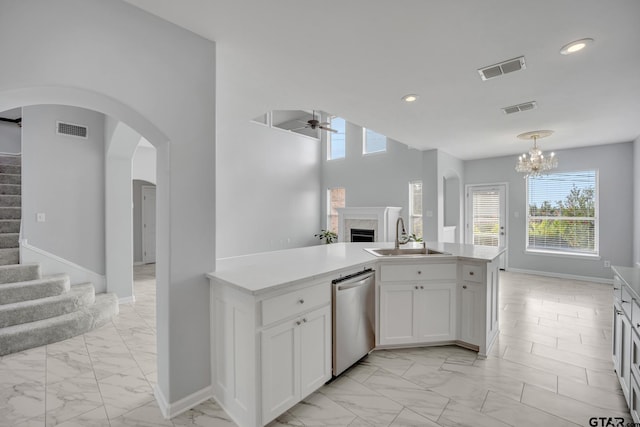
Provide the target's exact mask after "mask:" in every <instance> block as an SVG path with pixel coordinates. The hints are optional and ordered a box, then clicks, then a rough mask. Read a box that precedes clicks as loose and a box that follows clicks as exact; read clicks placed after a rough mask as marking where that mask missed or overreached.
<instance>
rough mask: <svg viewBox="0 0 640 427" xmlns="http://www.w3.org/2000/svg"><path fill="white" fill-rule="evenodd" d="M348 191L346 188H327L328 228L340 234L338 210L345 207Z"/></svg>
mask: <svg viewBox="0 0 640 427" xmlns="http://www.w3.org/2000/svg"><path fill="white" fill-rule="evenodd" d="M345 196H346V191H345V189H344V188H340V187H337V188H330V189H328V190H327V230H329V231H333V232H334V233H336V234H338V210H337V208H344V207H345Z"/></svg>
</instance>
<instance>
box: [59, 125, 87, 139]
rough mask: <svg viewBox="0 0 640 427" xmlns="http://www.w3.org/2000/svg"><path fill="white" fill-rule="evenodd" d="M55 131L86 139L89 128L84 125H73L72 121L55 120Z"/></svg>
mask: <svg viewBox="0 0 640 427" xmlns="http://www.w3.org/2000/svg"><path fill="white" fill-rule="evenodd" d="M56 133H57V134H58V135H66V136H75V137H76V138H83V139H87V134H88V133H89V129H88V128H87V127H86V126H81V125H74V124H72V123H65V122H56Z"/></svg>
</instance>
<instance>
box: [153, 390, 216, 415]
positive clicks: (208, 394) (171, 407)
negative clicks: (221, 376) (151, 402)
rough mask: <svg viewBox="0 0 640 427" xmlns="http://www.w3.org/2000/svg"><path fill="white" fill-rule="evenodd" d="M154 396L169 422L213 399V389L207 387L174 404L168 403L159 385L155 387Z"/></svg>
mask: <svg viewBox="0 0 640 427" xmlns="http://www.w3.org/2000/svg"><path fill="white" fill-rule="evenodd" d="M153 395H154V396H155V398H156V402H158V407H159V408H160V412H162V416H163V417H164V418H165V419H166V420H169V419H171V418H173V417H175V416H177V415H180V414H181V413H183V412H185V411H188V410H189V409H191V408H194V407H196V406H198V405H199V404H201V403H202V402H204V401H206V400H209V399H212V398H213V387H211V386H207V387H205V388H203V389H202V390H198V391H196V392H195V393H191V394H190V395H189V396H186V397H183V398H182V399H180V400H178V401H177V402H174V403H167V399H166V398H165V396H164V393H162V390H160V387H158V386H157V385H155V386H153Z"/></svg>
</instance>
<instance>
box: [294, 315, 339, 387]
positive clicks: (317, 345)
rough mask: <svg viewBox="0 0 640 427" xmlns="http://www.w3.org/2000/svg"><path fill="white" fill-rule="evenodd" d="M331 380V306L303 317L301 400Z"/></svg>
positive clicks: (301, 333) (301, 335)
mask: <svg viewBox="0 0 640 427" xmlns="http://www.w3.org/2000/svg"><path fill="white" fill-rule="evenodd" d="M330 379H331V306H327V307H325V308H321V309H319V310H315V311H312V312H311V313H309V314H305V315H303V317H302V325H301V326H300V383H301V395H300V399H304V398H305V397H307V396H308V395H309V394H311V393H313V392H314V391H316V390H317V389H318V388H320V387H321V386H322V385H323V384H324V383H326V382H327V381H329V380H330Z"/></svg>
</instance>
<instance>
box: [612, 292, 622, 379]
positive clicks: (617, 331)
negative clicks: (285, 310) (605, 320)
mask: <svg viewBox="0 0 640 427" xmlns="http://www.w3.org/2000/svg"><path fill="white" fill-rule="evenodd" d="M622 316H623V314H622V309H621V308H620V306H619V304H614V305H613V334H612V336H613V340H612V341H613V347H612V349H611V350H612V351H611V353H612V358H613V370H614V371H615V372H616V373H617V374H618V376H620V362H621V356H622Z"/></svg>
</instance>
